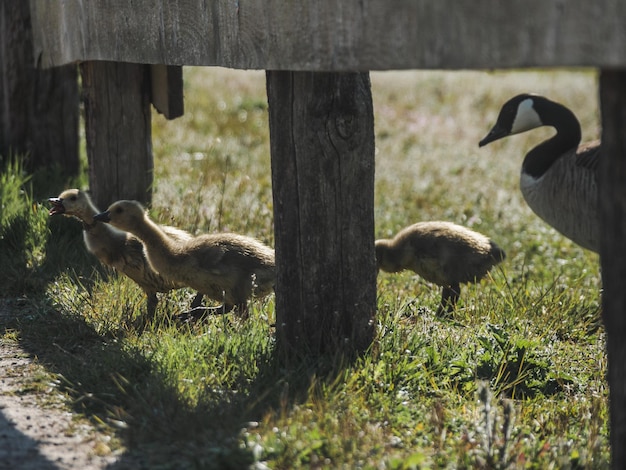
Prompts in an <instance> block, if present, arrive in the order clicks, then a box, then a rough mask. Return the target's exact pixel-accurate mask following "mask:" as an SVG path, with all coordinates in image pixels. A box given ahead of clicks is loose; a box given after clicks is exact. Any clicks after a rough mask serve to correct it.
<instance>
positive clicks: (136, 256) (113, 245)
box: [48, 189, 202, 317]
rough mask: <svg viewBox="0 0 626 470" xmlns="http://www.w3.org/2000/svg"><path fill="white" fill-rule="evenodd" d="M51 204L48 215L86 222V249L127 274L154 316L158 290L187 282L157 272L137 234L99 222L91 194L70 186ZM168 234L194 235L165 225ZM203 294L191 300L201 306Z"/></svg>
mask: <svg viewBox="0 0 626 470" xmlns="http://www.w3.org/2000/svg"><path fill="white" fill-rule="evenodd" d="M48 201H49V202H50V203H51V204H52V208H51V209H50V211H49V215H51V216H53V215H61V214H62V215H65V216H71V217H75V218H77V219H78V220H80V221H81V222H82V224H83V239H84V241H85V246H86V247H87V250H88V251H89V252H90V253H92V254H93V255H95V256H96V258H98V260H100V262H102V263H103V264H105V265H107V266H111V267H113V268H115V269H116V270H117V271H119V272H121V273H123V274H125V275H126V276H128V277H129V278H131V279H132V280H133V281H135V282H136V283H137V284H138V285H139V287H141V289H142V290H143V291H144V292H145V293H146V297H147V312H148V315H149V316H150V317H153V316H154V313H155V311H156V306H157V304H158V298H157V292H168V291H170V290H172V289H177V288H181V287H185V285H183V284H180V283H176V282H173V281H170V280H166V279H165V278H164V277H163V276H161V275H159V274H158V273H157V272H155V271H154V270H153V269H152V268H151V267H150V264H149V263H148V261H147V259H146V256H145V254H144V248H143V244H142V243H141V241H139V239H138V238H137V237H135V236H134V235H132V234H130V233H128V232H123V231H121V230H118V229H116V228H114V227H111V226H110V225H108V224H104V223H101V222H98V221H97V220H95V219H94V216H95V215H96V214H98V213H99V212H100V211H99V210H98V209H97V208H96V206H95V205H94V204H93V202H92V201H91V198H90V197H89V195H88V194H87V193H86V192H84V191H80V190H79V189H67V190H65V191H63V192H62V193H61V194H59V196H58V197H52V198H50V199H48ZM162 229H163V231H164V232H165V233H167V235H168V236H169V237H172V238H173V239H176V240H184V239H189V238H191V235H190V234H188V233H187V232H185V231H183V230H178V229H176V228H174V227H162ZM201 302H202V295H200V294H198V295H197V296H196V298H195V299H194V301H193V303H192V308H193V307H198V306H199V305H200V303H201Z"/></svg>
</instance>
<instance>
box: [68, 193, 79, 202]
mask: <svg viewBox="0 0 626 470" xmlns="http://www.w3.org/2000/svg"><path fill="white" fill-rule="evenodd" d="M76 199H78V197H76V195H75V194H74V195H73V196H72V197H70V201H75V200H76Z"/></svg>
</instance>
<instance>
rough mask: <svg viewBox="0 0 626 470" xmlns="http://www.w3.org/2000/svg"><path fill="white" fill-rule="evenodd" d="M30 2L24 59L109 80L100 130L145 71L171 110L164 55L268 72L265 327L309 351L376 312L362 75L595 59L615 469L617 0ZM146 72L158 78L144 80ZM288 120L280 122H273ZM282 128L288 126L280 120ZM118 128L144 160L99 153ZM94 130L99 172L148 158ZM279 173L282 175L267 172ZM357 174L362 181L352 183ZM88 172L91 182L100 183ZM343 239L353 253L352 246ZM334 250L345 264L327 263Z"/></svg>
mask: <svg viewBox="0 0 626 470" xmlns="http://www.w3.org/2000/svg"><path fill="white" fill-rule="evenodd" d="M30 6H31V14H32V20H33V35H34V50H35V52H34V56H35V57H37V58H39V60H40V63H41V64H42V65H43V66H44V67H54V66H59V65H63V64H68V63H81V64H82V65H81V67H82V68H83V77H88V78H89V77H93V78H96V79H99V78H102V77H106V78H105V79H103V80H100V81H101V82H102V83H99V84H93V88H90V89H89V94H88V99H89V100H91V105H93V106H92V108H91V109H92V113H91V115H90V116H89V119H90V120H91V123H90V122H88V123H87V124H88V126H89V125H92V126H93V125H98V126H104V128H101V132H104V130H105V129H106V127H107V126H108V125H109V124H107V119H108V116H109V115H111V114H112V113H116V112H118V110H116V109H111V108H106V107H105V108H102V107H100V106H98V104H99V103H100V102H101V101H102V100H103V99H104V98H103V96H104V94H106V93H111V92H113V91H114V90H115V89H117V92H118V93H120V94H123V93H124V92H125V90H126V91H128V89H129V88H130V87H137V90H139V91H137V92H136V93H133V94H132V95H133V96H135V98H136V99H135V102H134V104H133V105H132V106H135V107H136V112H137V115H142V113H145V110H146V107H147V106H148V99H147V98H146V97H147V96H148V95H145V94H143V93H144V91H141V90H145V86H146V85H145V84H146V83H148V82H152V83H160V85H157V86H156V88H155V89H153V90H152V92H151V93H150V94H149V96H150V97H151V98H150V99H152V101H155V99H154V97H155V96H157V97H161V98H159V99H157V100H156V101H158V102H161V103H163V102H165V103H172V104H173V108H174V109H178V112H180V110H181V109H180V100H181V96H182V95H181V93H180V83H179V80H176V79H173V80H169V79H167V77H169V76H172V77H176V76H177V72H176V70H177V69H176V68H175V67H176V66H181V65H219V66H224V67H231V68H238V69H261V70H267V71H268V73H267V82H268V83H267V87H268V101H269V110H270V131H271V140H272V142H271V149H272V172H273V173H274V178H273V185H274V188H273V191H274V218H275V229H276V233H275V240H276V254H277V264H278V271H279V275H278V281H277V285H276V297H277V304H276V315H277V335H278V337H279V339H282V342H283V344H284V345H286V347H287V348H288V349H289V348H290V347H291V346H290V345H295V344H298V347H309V348H310V349H311V350H313V351H316V352H320V351H323V350H326V349H329V348H337V347H340V345H346V344H347V345H349V347H350V348H355V349H362V348H363V347H364V346H366V345H367V344H368V342H369V341H370V340H371V338H372V334H373V333H372V329H371V328H368V327H367V324H368V321H369V320H370V319H372V318H373V315H374V311H375V295H374V296H372V295H362V292H363V291H369V292H375V287H376V285H375V267H374V261H373V260H374V251H373V185H371V184H369V182H370V179H371V178H373V166H374V150H373V141H374V131H373V120H372V112H371V110H372V102H371V95H370V91H369V81H368V74H367V72H368V71H370V70H387V69H416V68H420V69H422V68H438V69H449V70H454V69H466V68H473V69H493V68H520V67H554V66H564V67H571V66H577V67H578V66H582V67H595V68H599V69H600V70H601V73H600V97H601V108H602V121H603V135H602V137H603V141H604V148H603V161H602V163H601V166H602V178H601V181H600V187H601V188H602V189H601V208H600V209H601V214H602V224H603V246H602V250H601V265H602V276H603V283H604V293H603V315H604V321H605V325H606V329H607V336H608V341H607V344H608V347H607V349H608V358H609V384H610V390H611V442H612V449H613V453H612V465H613V467H614V468H616V469H621V468H626V446H624V445H623V443H624V442H626V405H625V404H626V289H623V286H624V284H625V282H626V279H624V276H625V274H624V273H626V244H624V243H623V240H624V239H625V235H626V132H625V131H626V113H625V111H624V110H625V109H626V47H625V46H626V2H624V1H623V0H594V1H588V0H507V1H498V0H474V1H471V2H461V1H458V0H393V1H390V0H326V1H317V2H313V1H296V0H263V1H258V0H214V1H210V2H207V1H205V0H134V1H132V2H130V1H128V0H108V1H104V0H102V1H97V2H96V1H92V0H31V1H30ZM145 64H159V66H158V67H157V68H156V69H155V68H151V67H147V66H146V65H145ZM163 66H168V67H167V68H165V69H163ZM164 70H165V75H163V73H164V72H163V71H164ZM94 73H95V74H96V75H93V74H94ZM154 73H160V74H161V75H160V77H163V76H165V77H166V79H165V80H159V81H155V80H152V79H151V77H152V75H153V74H154ZM116 77H117V78H116ZM120 77H124V78H123V79H121V78H120ZM116 80H117V81H116ZM88 86H92V85H90V84H89V83H88ZM153 88H154V87H153ZM285 91H289V94H285V93H284V92H285ZM320 93H321V94H322V96H320ZM590 93H595V91H593V90H590ZM328 96H341V97H342V102H341V103H337V102H336V101H334V100H330V99H325V98H326V97H328ZM163 97H165V98H163ZM177 97H178V98H177ZM88 104H89V103H88ZM320 107H322V108H324V109H325V110H327V111H328V112H327V113H325V114H323V115H325V116H327V118H326V119H327V121H326V122H321V121H320V115H322V114H320V113H315V112H314V111H315V110H317V111H319V109H320ZM289 109H291V110H292V112H291V113H289ZM294 109H299V110H302V112H301V113H294V112H293V110H294ZM285 113H287V114H285ZM174 114H176V112H175V113H174ZM285 115H286V116H287V117H288V118H287V119H286V120H283V121H282V122H279V121H278V119H280V118H283V117H284V116H285ZM138 122H140V125H141V126H144V125H145V121H143V120H141V119H138ZM102 123H104V124H102ZM279 124H280V125H281V126H287V127H288V129H284V128H282V130H279ZM329 126H330V127H329ZM148 127H149V126H148ZM320 129H326V130H327V129H330V131H329V132H327V133H322V132H320ZM128 133H130V134H131V135H129V134H128ZM87 135H88V138H89V133H88V134H87ZM138 136H139V137H138ZM320 136H322V137H321V138H320ZM94 138H95V137H94ZM131 138H132V139H135V140H139V141H140V145H139V147H141V149H143V152H145V155H143V156H137V155H126V154H124V155H110V154H98V152H105V151H106V152H110V151H111V149H114V148H123V146H120V145H114V142H111V139H113V140H115V139H117V140H120V141H122V142H124V141H126V140H128V139H131ZM106 139H107V142H105V145H104V146H103V148H101V147H100V146H99V145H93V146H91V145H89V143H88V149H89V151H90V153H91V156H90V161H96V160H97V161H99V162H100V164H102V165H105V166H108V167H113V166H114V165H115V164H119V163H120V162H122V163H126V164H128V162H129V161H130V159H139V161H144V163H142V165H145V166H146V167H147V166H149V165H150V164H151V155H150V152H151V150H150V146H149V142H150V136H149V130H143V131H142V130H139V131H138V130H137V129H127V130H124V129H122V132H120V133H118V134H115V133H109V134H107V136H106ZM357 150H358V152H359V154H358V158H355V157H356V152H357ZM92 158H93V159H94V160H92ZM142 159H143V160H142ZM338 160H340V161H341V163H342V167H341V171H339V169H338V168H337V161H338ZM294 162H306V163H307V164H306V165H297V164H294ZM143 170H147V168H143V169H142V171H143ZM279 173H280V174H283V175H286V176H288V177H286V178H281V177H276V175H278V174H279ZM354 175H359V178H361V179H362V181H364V182H365V183H366V184H365V185H364V186H359V185H355V184H354V181H353V178H354ZM112 177H115V178H123V175H120V174H119V172H118V173H117V176H112ZM94 178H96V177H94ZM321 180H323V181H324V184H325V186H324V188H323V192H322V196H323V198H324V200H328V201H331V200H338V199H337V196H338V195H341V198H340V199H341V200H343V201H346V203H345V204H343V205H332V204H330V205H325V204H315V201H316V197H317V196H319V195H320V190H319V188H317V187H316V186H315V185H317V184H318V183H319V181H321ZM294 181H295V183H294ZM91 183H92V185H96V186H97V179H92V181H91ZM294 184H296V185H297V186H296V187H294V186H293V185H294ZM119 187H120V188H122V187H123V185H120V186H119ZM141 189H142V190H145V188H141ZM106 196H107V197H108V198H110V197H112V196H115V195H114V194H107V195H106ZM294 196H296V197H295V199H294ZM347 213H350V214H351V217H353V218H352V219H350V222H349V223H348V224H347V225H346V226H337V224H334V225H333V221H334V220H337V219H338V217H341V216H342V215H345V214H347ZM319 227H323V229H322V230H318V228H319ZM303 234H307V236H308V237H312V240H311V239H310V238H309V239H308V240H306V243H308V244H307V246H309V247H313V248H311V249H310V250H298V249H294V247H298V246H302V244H303V243H305V239H304V235H303ZM346 234H349V235H350V237H348V236H346ZM351 237H352V238H351ZM316 247H325V249H317V248H316ZM355 247H356V249H357V250H358V251H359V254H360V256H355V255H354V251H355ZM337 259H340V260H342V261H341V263H342V264H341V266H339V267H338V265H337ZM339 268H340V269H339ZM320 272H322V273H324V276H323V278H322V277H321V276H320V275H319V273H320ZM357 280H358V282H357ZM327 286H335V289H334V290H331V294H328V292H327V291H324V290H323V289H324V287H327ZM315 292H318V294H317V295H316V294H315ZM322 292H324V294H322ZM322 300H324V302H322ZM285 325H286V326H285ZM298 325H300V326H298ZM312 331H313V332H316V334H311V332H312ZM326 332H331V333H332V334H329V335H327V336H329V337H330V338H331V339H330V340H329V339H327V338H325V335H324V333H326ZM296 349H297V348H296ZM296 352H297V351H296Z"/></svg>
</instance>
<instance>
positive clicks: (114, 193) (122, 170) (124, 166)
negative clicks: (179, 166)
mask: <svg viewBox="0 0 626 470" xmlns="http://www.w3.org/2000/svg"><path fill="white" fill-rule="evenodd" d="M81 76H82V84H83V97H84V98H83V99H84V103H85V134H86V140H87V157H88V161H89V187H90V189H91V195H92V199H93V201H94V203H95V204H96V206H97V207H103V208H104V207H108V206H109V205H110V204H111V203H112V202H114V201H117V200H118V199H134V200H137V201H140V202H142V203H144V204H146V203H149V202H150V201H151V194H152V193H151V188H152V170H153V165H154V163H153V158H152V140H151V139H152V130H151V121H150V118H151V114H150V69H149V67H148V66H145V65H137V64H121V63H115V62H86V63H84V64H82V65H81Z"/></svg>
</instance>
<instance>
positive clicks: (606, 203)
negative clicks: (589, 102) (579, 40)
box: [599, 69, 626, 470]
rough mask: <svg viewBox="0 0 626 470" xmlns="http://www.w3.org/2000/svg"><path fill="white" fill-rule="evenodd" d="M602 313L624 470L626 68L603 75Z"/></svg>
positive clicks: (615, 440) (615, 435)
mask: <svg viewBox="0 0 626 470" xmlns="http://www.w3.org/2000/svg"><path fill="white" fill-rule="evenodd" d="M600 105H601V108H602V109H601V111H602V159H601V161H600V184H599V187H600V221H601V224H602V245H601V249H600V263H601V266H602V284H603V293H602V315H603V319H604V325H605V329H606V337H607V355H608V369H609V372H608V379H609V390H610V392H609V404H610V410H611V419H610V427H609V429H610V435H611V466H612V468H614V469H616V470H617V469H620V470H621V469H624V468H626V445H625V444H626V290H624V283H625V282H626V244H625V243H624V240H626V69H621V70H602V71H601V73H600Z"/></svg>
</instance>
